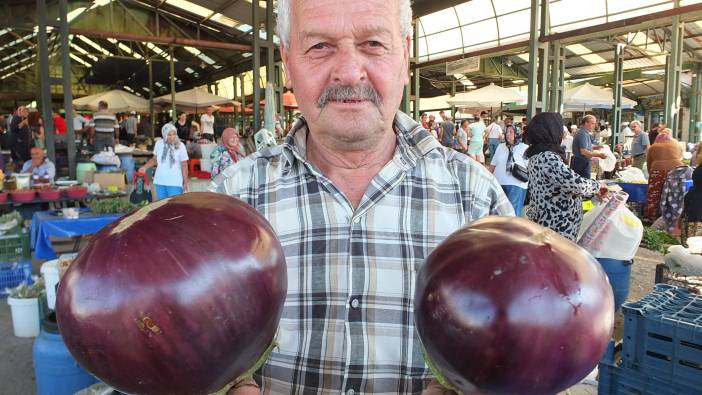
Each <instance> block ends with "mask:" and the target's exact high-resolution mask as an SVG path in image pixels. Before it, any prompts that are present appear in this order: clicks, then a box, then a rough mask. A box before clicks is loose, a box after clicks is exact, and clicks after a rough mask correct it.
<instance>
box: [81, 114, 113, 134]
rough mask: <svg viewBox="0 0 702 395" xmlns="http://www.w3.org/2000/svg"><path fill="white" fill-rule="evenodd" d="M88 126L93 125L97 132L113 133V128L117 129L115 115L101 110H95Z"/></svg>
mask: <svg viewBox="0 0 702 395" xmlns="http://www.w3.org/2000/svg"><path fill="white" fill-rule="evenodd" d="M88 126H92V127H94V128H95V131H96V132H99V133H114V132H115V129H119V124H118V123H117V118H116V117H115V115H114V114H110V113H109V112H103V111H98V112H96V113H95V114H94V115H93V119H91V120H90V123H89V124H88Z"/></svg>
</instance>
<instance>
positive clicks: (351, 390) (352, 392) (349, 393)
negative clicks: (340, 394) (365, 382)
mask: <svg viewBox="0 0 702 395" xmlns="http://www.w3.org/2000/svg"><path fill="white" fill-rule="evenodd" d="M355 393H356V391H354V390H353V388H351V389H350V390H348V391H346V395H353V394H355Z"/></svg>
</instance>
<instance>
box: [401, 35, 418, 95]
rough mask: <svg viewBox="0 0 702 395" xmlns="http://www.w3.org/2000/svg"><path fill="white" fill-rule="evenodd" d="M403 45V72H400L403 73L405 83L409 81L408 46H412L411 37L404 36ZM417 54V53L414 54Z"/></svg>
mask: <svg viewBox="0 0 702 395" xmlns="http://www.w3.org/2000/svg"><path fill="white" fill-rule="evenodd" d="M404 44H405V45H403V47H404V48H403V52H404V55H405V61H404V65H405V72H404V73H402V75H404V85H407V84H409V83H410V71H409V57H410V48H411V47H412V37H410V36H407V37H405V43H404ZM415 56H417V54H415Z"/></svg>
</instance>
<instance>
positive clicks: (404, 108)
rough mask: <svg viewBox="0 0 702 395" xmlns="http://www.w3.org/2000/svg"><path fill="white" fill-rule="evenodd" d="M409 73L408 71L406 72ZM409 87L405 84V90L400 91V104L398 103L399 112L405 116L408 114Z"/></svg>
mask: <svg viewBox="0 0 702 395" xmlns="http://www.w3.org/2000/svg"><path fill="white" fill-rule="evenodd" d="M407 72H408V73H409V71H407ZM410 96H411V93H410V85H409V84H406V85H405V89H403V90H402V102H401V103H400V111H402V112H404V113H405V114H409V113H410Z"/></svg>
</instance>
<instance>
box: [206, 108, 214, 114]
mask: <svg viewBox="0 0 702 395" xmlns="http://www.w3.org/2000/svg"><path fill="white" fill-rule="evenodd" d="M213 112H214V108H212V107H207V115H212V113H213Z"/></svg>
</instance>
